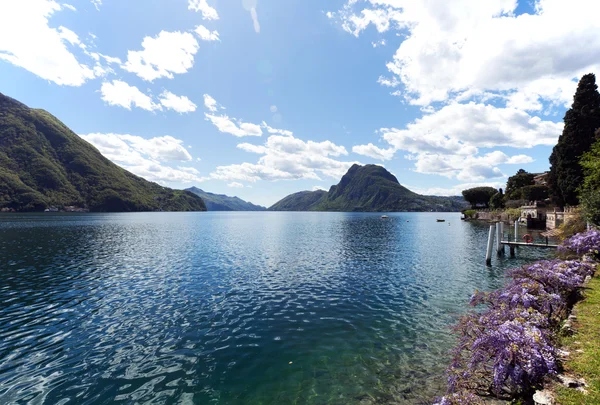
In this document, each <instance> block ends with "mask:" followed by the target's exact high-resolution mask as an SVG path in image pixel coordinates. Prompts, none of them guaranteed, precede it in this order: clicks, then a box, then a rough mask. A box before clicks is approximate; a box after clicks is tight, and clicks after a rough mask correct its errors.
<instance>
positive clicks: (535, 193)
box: [520, 184, 549, 201]
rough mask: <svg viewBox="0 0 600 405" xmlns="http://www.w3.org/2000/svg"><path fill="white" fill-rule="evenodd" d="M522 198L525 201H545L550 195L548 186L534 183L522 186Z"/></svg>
mask: <svg viewBox="0 0 600 405" xmlns="http://www.w3.org/2000/svg"><path fill="white" fill-rule="evenodd" d="M520 192H521V199H522V200H525V201H543V200H545V199H546V198H548V196H549V190H548V186H544V185H543V184H533V185H531V186H525V187H523V188H521V190H520Z"/></svg>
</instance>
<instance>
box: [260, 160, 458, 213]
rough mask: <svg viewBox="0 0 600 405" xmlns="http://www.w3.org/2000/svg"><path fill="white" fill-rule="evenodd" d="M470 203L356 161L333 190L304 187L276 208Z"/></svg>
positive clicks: (430, 207) (384, 208) (425, 207)
mask: <svg viewBox="0 0 600 405" xmlns="http://www.w3.org/2000/svg"><path fill="white" fill-rule="evenodd" d="M465 206H466V204H465V202H464V201H462V199H459V198H455V197H435V196H424V195H420V194H417V193H414V192H412V191H410V190H409V189H407V188H406V187H403V186H402V185H400V183H399V182H398V180H397V179H396V177H395V176H394V175H393V174H391V173H390V172H388V171H387V170H386V169H385V168H383V167H381V166H377V165H365V166H359V165H356V164H355V165H353V166H352V167H351V168H350V169H349V170H348V172H347V173H346V174H345V175H344V176H343V177H342V179H341V180H340V182H339V183H338V184H337V185H336V186H332V187H331V188H330V190H329V192H325V191H321V192H319V191H314V192H310V191H303V192H300V193H295V194H292V195H289V196H287V197H285V198H284V199H283V200H281V201H279V202H277V203H276V204H274V205H273V206H272V207H271V208H269V209H270V210H273V211H347V212H349V211H361V212H369V211H374V212H394V211H460V210H462V209H464V208H465Z"/></svg>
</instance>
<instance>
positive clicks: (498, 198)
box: [490, 189, 504, 209]
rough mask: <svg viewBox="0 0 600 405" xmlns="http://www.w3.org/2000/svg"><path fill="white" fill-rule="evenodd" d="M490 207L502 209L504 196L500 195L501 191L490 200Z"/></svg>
mask: <svg viewBox="0 0 600 405" xmlns="http://www.w3.org/2000/svg"><path fill="white" fill-rule="evenodd" d="M490 206H491V207H492V208H493V209H500V208H504V194H503V193H502V189H500V190H498V192H497V193H496V194H494V195H493V196H492V197H491V198H490Z"/></svg>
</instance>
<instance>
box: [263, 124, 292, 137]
mask: <svg viewBox="0 0 600 405" xmlns="http://www.w3.org/2000/svg"><path fill="white" fill-rule="evenodd" d="M261 126H262V127H263V128H264V129H266V130H267V132H268V133H270V134H280V135H288V136H291V135H294V133H293V132H292V131H288V130H286V129H277V128H272V127H270V126H269V125H267V123H266V122H264V121H263V122H262V123H261Z"/></svg>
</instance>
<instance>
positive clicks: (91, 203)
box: [0, 93, 206, 212]
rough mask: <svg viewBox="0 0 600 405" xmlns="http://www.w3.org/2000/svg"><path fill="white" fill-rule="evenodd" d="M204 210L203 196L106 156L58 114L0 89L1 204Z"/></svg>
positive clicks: (27, 208) (40, 207) (18, 207)
mask: <svg viewBox="0 0 600 405" xmlns="http://www.w3.org/2000/svg"><path fill="white" fill-rule="evenodd" d="M50 206H56V207H65V206H75V207H81V208H87V209H89V210H90V211H104V212H109V211H111V212H115V211H156V210H164V211H206V206H205V205H204V202H203V201H202V199H201V198H200V197H198V196H196V195H195V194H192V193H190V192H187V191H182V190H172V189H170V188H166V187H162V186H160V185H158V184H156V183H152V182H149V181H147V180H144V179H142V178H141V177H138V176H136V175H134V174H132V173H130V172H128V171H127V170H125V169H122V168H121V167H119V166H117V165H115V164H114V163H112V162H111V161H110V160H108V159H106V158H105V157H104V156H102V154H101V153H100V152H99V151H98V150H97V149H96V148H95V147H93V146H92V145H91V144H89V143H88V142H86V141H84V140H83V139H81V138H80V137H79V136H77V134H75V133H74V132H73V131H71V130H70V129H69V128H67V127H66V126H65V125H64V124H63V123H62V122H60V121H59V120H58V119H57V118H56V117H54V116H53V115H51V114H50V113H48V112H46V111H44V110H38V109H33V108H29V107H27V106H26V105H24V104H22V103H20V102H18V101H16V100H14V99H12V98H10V97H7V96H5V95H3V94H1V93H0V208H11V209H14V210H17V211H43V210H44V209H45V208H47V207H50Z"/></svg>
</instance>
